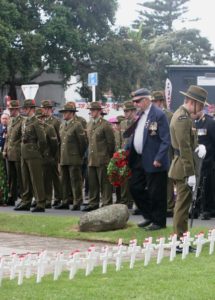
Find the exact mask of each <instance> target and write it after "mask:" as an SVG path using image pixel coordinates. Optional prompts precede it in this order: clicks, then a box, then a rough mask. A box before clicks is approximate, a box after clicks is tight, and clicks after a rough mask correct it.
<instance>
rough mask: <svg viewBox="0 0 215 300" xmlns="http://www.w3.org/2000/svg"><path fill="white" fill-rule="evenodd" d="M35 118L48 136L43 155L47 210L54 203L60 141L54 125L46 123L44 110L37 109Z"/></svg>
mask: <svg viewBox="0 0 215 300" xmlns="http://www.w3.org/2000/svg"><path fill="white" fill-rule="evenodd" d="M35 116H36V117H37V118H38V119H39V121H40V123H41V126H42V128H43V130H44V132H45V135H46V147H45V150H44V154H43V159H42V166H43V180H44V187H45V194H46V206H45V207H46V208H51V203H52V181H51V180H49V179H50V178H52V172H53V169H54V167H53V166H54V165H55V162H56V156H57V155H58V139H57V134H56V131H55V129H54V127H53V126H52V125H48V124H47V123H46V122H45V118H46V116H45V115H44V113H43V109H42V108H36V112H35Z"/></svg>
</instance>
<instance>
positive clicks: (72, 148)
mask: <svg viewBox="0 0 215 300" xmlns="http://www.w3.org/2000/svg"><path fill="white" fill-rule="evenodd" d="M60 139H61V146H60V165H62V166H63V165H72V166H81V165H82V163H83V158H84V153H85V151H86V149H87V145H88V142H87V137H86V133H85V131H84V128H83V126H82V125H81V123H80V122H78V121H77V120H76V119H74V120H70V121H69V122H68V124H67V125H66V124H61V127H60Z"/></svg>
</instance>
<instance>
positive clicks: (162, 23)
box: [134, 0, 189, 39]
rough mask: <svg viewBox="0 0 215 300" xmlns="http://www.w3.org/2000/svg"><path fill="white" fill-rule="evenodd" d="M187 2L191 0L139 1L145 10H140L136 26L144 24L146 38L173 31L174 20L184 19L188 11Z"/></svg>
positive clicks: (143, 31) (143, 33)
mask: <svg viewBox="0 0 215 300" xmlns="http://www.w3.org/2000/svg"><path fill="white" fill-rule="evenodd" d="M187 2H189V0H152V1H144V2H143V3H139V5H140V6H141V8H143V10H140V11H139V18H138V19H137V20H136V21H135V22H134V28H139V27H140V25H142V27H143V28H142V37H143V38H144V39H150V38H153V37H155V36H158V35H162V34H165V33H168V32H171V31H173V23H174V21H176V20H181V21H183V20H184V15H185V13H186V12H187V11H188V8H187V6H186V3H187Z"/></svg>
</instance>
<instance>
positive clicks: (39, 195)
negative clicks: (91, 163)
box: [14, 99, 46, 212]
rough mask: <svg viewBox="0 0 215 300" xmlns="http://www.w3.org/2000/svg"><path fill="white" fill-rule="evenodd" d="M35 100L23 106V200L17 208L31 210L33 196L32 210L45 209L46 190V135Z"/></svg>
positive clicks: (41, 210) (40, 210)
mask: <svg viewBox="0 0 215 300" xmlns="http://www.w3.org/2000/svg"><path fill="white" fill-rule="evenodd" d="M35 107H36V105H35V101H34V100H32V99H27V100H24V105H23V107H22V109H23V113H24V114H25V115H26V118H25V119H24V120H23V122H22V141H21V168H22V180H23V194H22V201H21V202H20V203H19V205H18V206H16V207H15V208H14V209H15V210H27V211H28V210H30V205H31V201H32V197H33V195H34V197H35V199H36V207H34V208H33V209H32V212H44V211H45V191H44V185H43V170H42V156H43V154H44V150H45V146H46V137H45V133H44V130H43V128H42V127H41V125H40V122H39V120H38V119H37V118H36V117H35Z"/></svg>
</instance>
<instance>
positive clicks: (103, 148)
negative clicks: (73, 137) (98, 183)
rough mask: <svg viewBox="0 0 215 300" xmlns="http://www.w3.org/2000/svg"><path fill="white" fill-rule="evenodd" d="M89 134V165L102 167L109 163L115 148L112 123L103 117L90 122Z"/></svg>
mask: <svg viewBox="0 0 215 300" xmlns="http://www.w3.org/2000/svg"><path fill="white" fill-rule="evenodd" d="M87 135H88V139H89V153H88V165H89V166H94V167H100V166H103V165H107V164H108V163H109V161H110V159H111V158H112V155H113V153H114V150H115V139H114V134H113V129H112V128H111V126H110V124H109V123H108V122H107V121H106V120H104V119H102V117H100V118H99V120H98V121H97V122H96V123H95V124H94V122H93V120H91V121H90V122H89V123H88V126H87Z"/></svg>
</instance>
